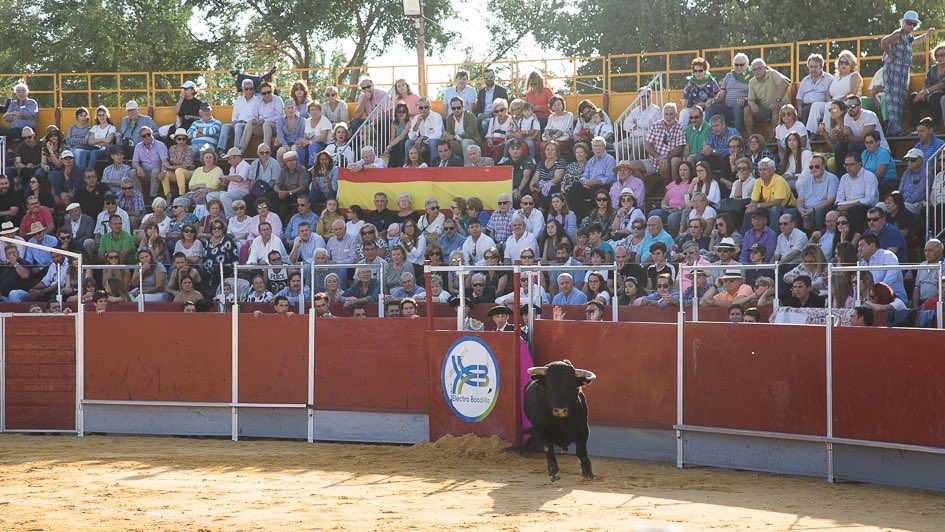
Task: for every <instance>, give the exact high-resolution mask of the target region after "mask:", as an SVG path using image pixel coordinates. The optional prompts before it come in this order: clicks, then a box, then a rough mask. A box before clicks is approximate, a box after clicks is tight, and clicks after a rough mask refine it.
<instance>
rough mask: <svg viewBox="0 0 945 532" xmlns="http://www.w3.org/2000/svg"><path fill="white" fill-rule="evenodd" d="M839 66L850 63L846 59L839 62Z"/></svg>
mask: <svg viewBox="0 0 945 532" xmlns="http://www.w3.org/2000/svg"><path fill="white" fill-rule="evenodd" d="M837 64H838V65H849V64H850V62H849V61H847V60H846V59H844V60H842V61H837Z"/></svg>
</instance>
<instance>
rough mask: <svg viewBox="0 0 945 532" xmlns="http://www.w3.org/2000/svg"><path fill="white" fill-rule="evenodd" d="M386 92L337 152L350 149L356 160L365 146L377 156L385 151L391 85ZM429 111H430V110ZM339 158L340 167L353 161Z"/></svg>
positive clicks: (391, 103)
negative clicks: (371, 149) (370, 147)
mask: <svg viewBox="0 0 945 532" xmlns="http://www.w3.org/2000/svg"><path fill="white" fill-rule="evenodd" d="M374 90H378V88H377V85H375V86H374ZM386 94H387V98H386V99H385V100H384V101H383V102H382V103H379V104H378V105H376V106H374V109H372V110H371V113H370V114H368V116H367V118H365V119H364V122H363V123H362V124H361V125H360V126H359V127H358V129H357V130H356V131H352V132H351V138H349V139H348V142H346V143H345V144H344V146H342V147H341V148H340V149H339V152H338V153H345V152H347V150H348V149H350V150H351V152H352V153H354V157H355V158H356V160H360V159H361V152H360V150H361V148H364V147H365V146H372V147H373V148H374V153H376V154H377V156H378V157H381V156H382V155H384V154H385V153H386V151H387V145H388V144H390V141H391V140H392V139H391V124H392V123H393V121H394V94H395V91H394V86H393V85H392V86H391V88H390V89H388V90H387V91H386ZM430 112H431V113H432V111H430ZM408 127H409V126H408ZM340 159H341V160H339V161H338V165H339V166H342V167H344V166H347V165H348V164H350V163H352V162H354V161H344V160H343V159H344V157H343V156H342V157H340Z"/></svg>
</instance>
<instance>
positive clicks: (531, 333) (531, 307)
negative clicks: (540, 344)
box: [526, 272, 542, 352]
mask: <svg viewBox="0 0 945 532" xmlns="http://www.w3.org/2000/svg"><path fill="white" fill-rule="evenodd" d="M529 273H530V274H531V275H526V277H527V280H528V289H529V290H530V291H531V290H534V287H533V285H532V283H534V284H536V285H539V287H540V286H541V283H540V282H539V281H538V276H540V275H542V273H541V272H529ZM532 275H533V276H534V277H535V279H534V281H533V280H532V277H531V276H532ZM540 290H541V289H540V288H539V292H538V293H539V294H541V291H540ZM530 291H529V293H528V349H529V351H530V352H534V351H535V304H534V299H533V298H534V294H533V293H532V292H530ZM538 304H539V305H541V296H540V295H539V297H538Z"/></svg>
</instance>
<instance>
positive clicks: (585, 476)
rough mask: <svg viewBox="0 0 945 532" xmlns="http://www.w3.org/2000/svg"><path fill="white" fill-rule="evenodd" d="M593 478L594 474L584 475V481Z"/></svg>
mask: <svg viewBox="0 0 945 532" xmlns="http://www.w3.org/2000/svg"><path fill="white" fill-rule="evenodd" d="M595 478H596V477H595V476H594V473H585V474H584V480H594V479H595Z"/></svg>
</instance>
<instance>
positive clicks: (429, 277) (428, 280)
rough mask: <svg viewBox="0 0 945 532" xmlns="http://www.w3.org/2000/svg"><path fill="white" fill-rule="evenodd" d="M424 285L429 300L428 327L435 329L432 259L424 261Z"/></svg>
mask: <svg viewBox="0 0 945 532" xmlns="http://www.w3.org/2000/svg"><path fill="white" fill-rule="evenodd" d="M423 287H424V290H426V300H427V329H428V330H431V331H432V330H433V272H432V271H431V270H430V259H427V260H425V261H423Z"/></svg>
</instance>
